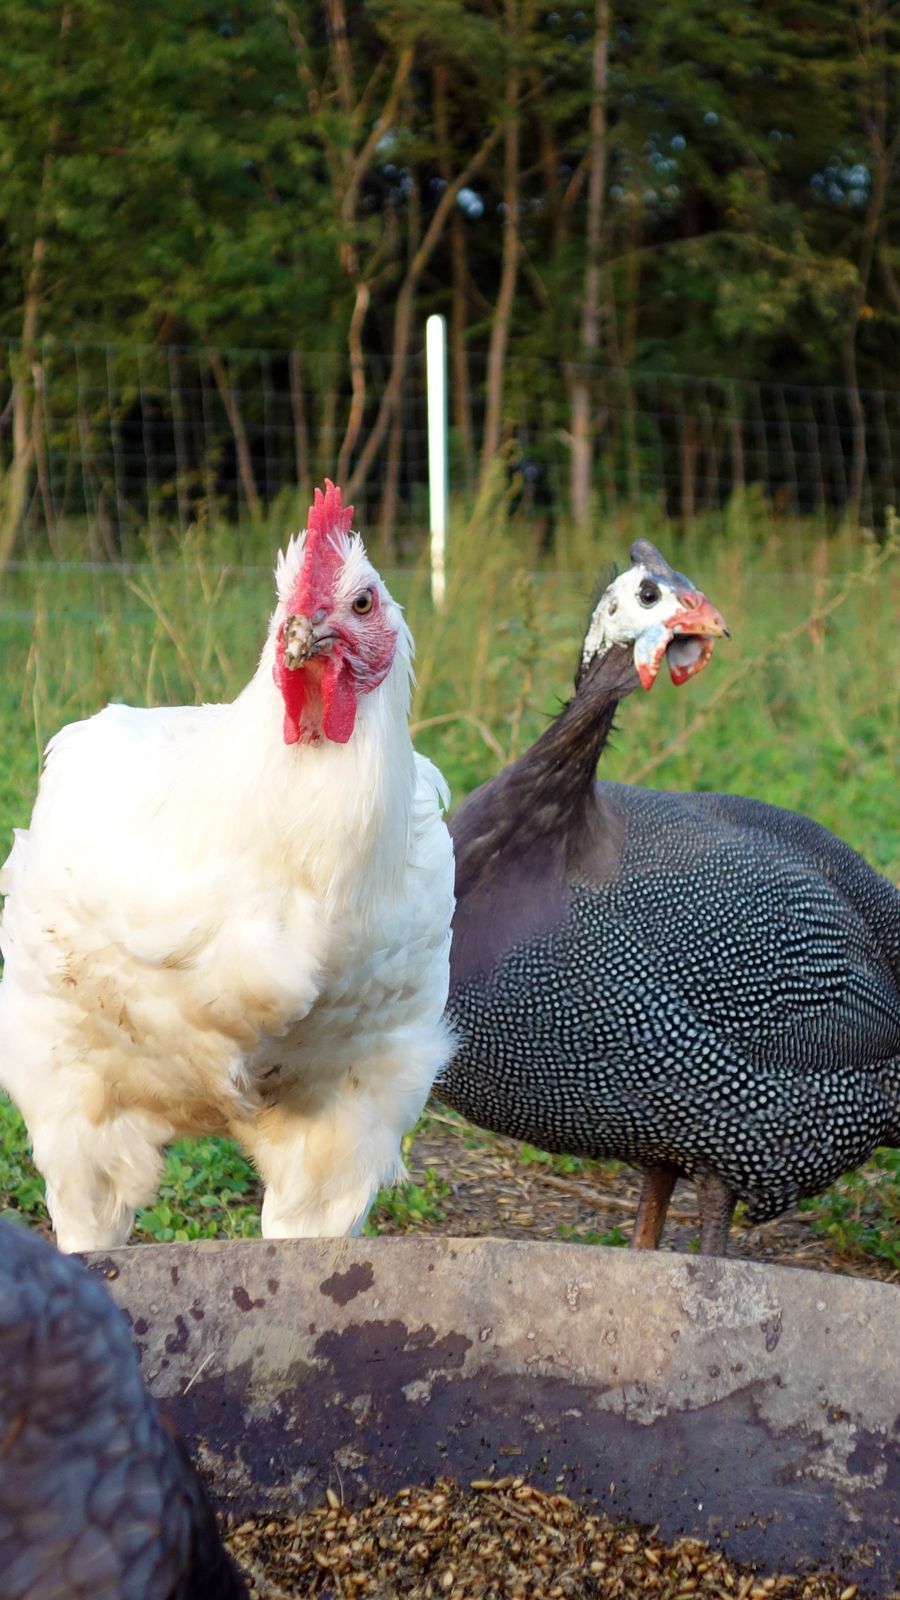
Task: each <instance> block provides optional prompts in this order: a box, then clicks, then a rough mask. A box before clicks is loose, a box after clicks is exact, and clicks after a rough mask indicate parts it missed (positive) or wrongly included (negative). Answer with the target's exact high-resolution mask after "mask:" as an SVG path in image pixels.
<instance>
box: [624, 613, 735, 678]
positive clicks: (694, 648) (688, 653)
mask: <svg viewBox="0 0 900 1600" xmlns="http://www.w3.org/2000/svg"><path fill="white" fill-rule="evenodd" d="M678 599H679V601H680V603H681V606H682V610H680V611H676V612H675V615H674V616H672V617H669V618H668V620H667V622H666V623H665V626H661V625H658V626H657V627H654V628H648V629H647V630H646V632H645V633H643V634H641V635H640V637H639V638H638V639H637V640H636V642H635V646H634V664H635V666H636V668H637V672H638V677H639V678H640V680H641V688H642V689H649V688H651V687H652V685H653V683H654V682H655V680H656V675H657V673H658V672H659V669H660V667H661V665H662V659H663V656H665V658H666V662H667V664H668V668H669V677H670V678H671V679H672V682H673V683H674V684H675V685H676V686H678V685H680V684H682V683H687V680H688V678H693V677H696V675H697V673H698V672H702V671H703V668H704V667H705V666H706V663H707V661H708V660H709V658H710V656H711V655H712V653H713V649H714V648H715V641H716V639H721V638H723V637H724V638H726V639H728V638H730V637H731V635H730V634H729V632H728V629H727V627H726V626H725V620H724V618H723V616H722V614H721V612H720V611H717V610H716V608H715V606H714V605H713V604H712V602H711V601H709V600H707V598H706V595H705V594H701V592H700V590H699V589H684V590H682V592H681V593H680V594H679V596H678Z"/></svg>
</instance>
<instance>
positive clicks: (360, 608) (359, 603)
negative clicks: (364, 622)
mask: <svg viewBox="0 0 900 1600" xmlns="http://www.w3.org/2000/svg"><path fill="white" fill-rule="evenodd" d="M374 604H375V596H374V594H373V593H372V590H371V589H363V590H362V592H361V593H360V594H358V595H357V596H356V599H355V600H354V601H353V610H354V611H355V612H356V615H357V616H358V617H364V616H365V615H366V613H367V612H369V611H371V609H372V607H373V605H374Z"/></svg>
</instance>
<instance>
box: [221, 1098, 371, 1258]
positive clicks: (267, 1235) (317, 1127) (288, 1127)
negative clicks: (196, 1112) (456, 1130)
mask: <svg viewBox="0 0 900 1600" xmlns="http://www.w3.org/2000/svg"><path fill="white" fill-rule="evenodd" d="M234 1133H235V1137H236V1138H238V1139H239V1140H240V1141H241V1143H242V1144H243V1145H244V1146H245V1147H246V1149H247V1150H248V1151H249V1152H250V1154H251V1155H252V1157H253V1160H254V1161H255V1163H256V1165H257V1167H258V1168H259V1171H260V1174H261V1176H262V1179H263V1182H264V1184H265V1195H264V1198H263V1206H262V1219H261V1220H262V1233H263V1238H264V1239H309V1238H340V1237H342V1236H343V1235H345V1234H353V1233H359V1231H360V1229H361V1228H362V1226H363V1223H364V1222H365V1220H366V1217H367V1216H368V1214H369V1210H370V1207H371V1205H372V1202H373V1200H374V1199H375V1196H376V1194H377V1193H378V1190H379V1188H380V1186H381V1185H382V1184H384V1183H391V1182H393V1181H394V1179H395V1178H396V1177H398V1176H401V1175H402V1173H403V1163H402V1160H401V1158H400V1139H399V1135H398V1134H395V1133H394V1131H393V1130H392V1129H390V1128H387V1127H385V1126H384V1125H383V1124H382V1125H379V1124H378V1123H377V1122H375V1121H374V1118H373V1116H372V1107H371V1105H369V1104H367V1103H363V1104H360V1103H359V1102H358V1101H355V1100H354V1099H353V1098H351V1097H349V1096H348V1097H347V1098H346V1099H345V1100H344V1102H343V1103H342V1104H340V1105H335V1104H332V1105H331V1106H330V1107H328V1110H327V1112H323V1113H322V1114H321V1115H318V1116H303V1115H300V1114H298V1113H295V1112H293V1111H291V1110H290V1109H289V1108H288V1107H287V1106H283V1105H275V1106H269V1107H267V1109H266V1110H265V1111H264V1112H263V1113H262V1114H261V1115H260V1117H259V1118H258V1119H257V1121H256V1122H255V1123H254V1124H252V1125H251V1126H250V1127H248V1126H246V1125H242V1126H241V1127H235V1129H234Z"/></svg>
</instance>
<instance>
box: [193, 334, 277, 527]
mask: <svg viewBox="0 0 900 1600" xmlns="http://www.w3.org/2000/svg"><path fill="white" fill-rule="evenodd" d="M206 354H207V358H208V360H209V365H210V369H211V371H212V375H213V377H214V378H215V380H216V388H217V389H218V391H219V396H220V398H221V401H222V404H223V406H224V407H225V415H226V416H227V418H228V425H229V427H230V428H231V432H232V436H233V438H234V447H235V450H236V452H237V464H238V478H239V479H240V484H241V489H242V490H243V495H244V501H245V504H246V506H247V510H248V511H249V513H250V517H251V520H252V521H253V522H261V521H262V516H263V508H262V504H261V502H260V498H259V494H258V492H257V488H256V479H255V478H254V476H253V462H252V461H251V459H250V446H249V444H248V442H247V430H246V428H245V427H244V419H243V417H242V416H241V412H240V407H239V406H238V403H237V397H236V395H235V393H234V390H233V389H232V387H231V385H230V383H229V382H228V374H227V372H226V371H225V365H224V363H223V361H222V357H221V356H220V355H219V352H218V350H214V349H208V350H207V352H206Z"/></svg>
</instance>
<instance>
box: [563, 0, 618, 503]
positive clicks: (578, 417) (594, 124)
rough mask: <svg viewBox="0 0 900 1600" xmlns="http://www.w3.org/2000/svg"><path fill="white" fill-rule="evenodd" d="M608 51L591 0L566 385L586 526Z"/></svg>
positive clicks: (605, 4)
mask: <svg viewBox="0 0 900 1600" xmlns="http://www.w3.org/2000/svg"><path fill="white" fill-rule="evenodd" d="M608 55H609V0H596V10H595V13H594V56H593V72H592V84H593V97H592V100H591V126H590V171H589V174H588V198H587V226H586V245H587V264H586V266H585V273H584V297H583V299H582V303H581V349H580V359H581V362H582V363H583V366H582V367H581V368H580V369H579V368H576V371H575V374H574V376H573V378H572V382H571V386H570V393H571V424H570V431H571V435H572V454H571V459H570V466H569V498H570V502H571V513H572V520H573V522H574V523H575V525H576V527H579V528H583V527H586V526H587V523H588V521H589V519H590V514H591V477H592V468H593V448H592V438H591V390H590V368H591V366H592V365H593V364H595V363H596V361H597V357H598V354H599V350H600V234H601V228H602V223H603V192H604V187H605V182H606V76H607V62H608Z"/></svg>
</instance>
